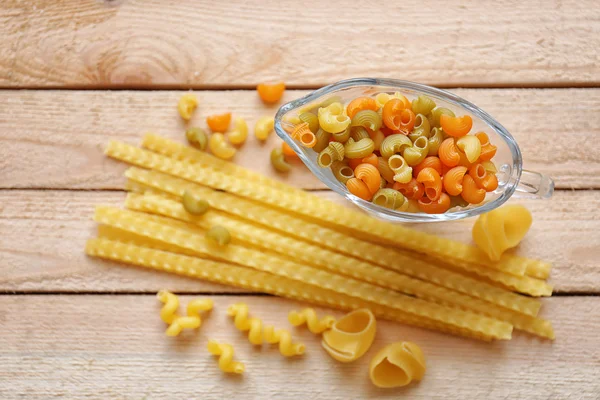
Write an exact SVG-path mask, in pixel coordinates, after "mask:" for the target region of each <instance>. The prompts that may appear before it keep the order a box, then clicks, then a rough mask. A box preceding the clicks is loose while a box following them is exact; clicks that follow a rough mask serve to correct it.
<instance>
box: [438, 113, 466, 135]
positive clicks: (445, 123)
mask: <svg viewBox="0 0 600 400" xmlns="http://www.w3.org/2000/svg"><path fill="white" fill-rule="evenodd" d="M440 125H441V126H442V129H443V130H444V132H446V133H447V134H448V135H450V136H452V137H455V138H458V137H461V136H465V135H466V134H467V133H469V131H470V130H471V128H472V127H473V119H472V118H471V117H470V116H468V115H463V116H462V117H452V116H450V115H447V114H442V115H440Z"/></svg>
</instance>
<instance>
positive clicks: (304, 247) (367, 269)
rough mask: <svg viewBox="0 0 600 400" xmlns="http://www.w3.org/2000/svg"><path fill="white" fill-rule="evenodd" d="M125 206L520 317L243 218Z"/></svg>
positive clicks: (499, 315) (144, 202) (149, 198)
mask: <svg viewBox="0 0 600 400" xmlns="http://www.w3.org/2000/svg"><path fill="white" fill-rule="evenodd" d="M125 206H126V207H127V208H129V209H131V210H134V211H142V212H149V213H154V214H160V215H163V216H166V217H170V218H175V219H179V220H181V221H186V222H192V223H197V224H199V225H200V226H202V227H210V226H213V225H221V226H224V227H226V228H228V229H231V231H232V232H234V236H236V235H237V237H238V239H240V240H241V241H243V242H246V243H249V244H251V245H253V246H256V247H262V248H264V249H267V250H272V251H275V252H277V253H280V254H281V255H283V256H291V257H292V258H293V259H295V260H300V261H305V262H306V263H308V264H310V265H311V266H315V267H317V268H320V269H327V270H329V271H331V272H333V273H336V274H342V275H347V276H350V277H352V278H355V279H358V280H362V281H365V282H369V283H372V284H375V285H377V286H381V287H385V288H389V289H393V290H396V291H400V292H402V293H405V294H409V295H412V296H415V297H418V298H420V299H423V300H428V301H431V302H434V303H437V304H441V305H444V306H448V307H456V308H460V309H463V310H467V311H469V310H470V311H475V312H477V313H480V314H483V315H487V316H489V317H492V318H496V319H499V320H503V321H507V322H511V319H512V316H513V314H517V313H516V312H514V311H510V310H508V309H505V308H503V307H499V306H496V305H494V304H491V303H488V302H486V301H482V300H479V299H476V298H473V297H471V296H467V295H463V294H461V293H458V292H455V291H454V290H449V289H446V288H444V287H441V286H437V285H434V284H430V283H428V282H424V281H421V280H418V279H413V278H410V277H408V276H406V275H402V274H399V273H397V272H393V271H390V270H388V269H385V268H382V267H379V266H376V265H374V264H371V263H369V262H365V261H360V260H357V259H355V258H351V257H347V256H344V255H342V254H339V253H336V252H334V251H330V250H326V249H323V248H321V247H319V246H315V245H312V244H309V243H306V242H304V241H301V240H298V239H294V238H291V237H288V236H284V235H281V234H278V233H274V232H272V231H269V230H267V229H263V228H260V227H256V226H254V225H251V224H247V223H245V222H244V221H242V220H240V219H239V218H232V217H228V216H226V215H223V214H222V213H218V212H210V211H209V212H208V213H206V214H204V215H203V216H202V217H201V218H195V217H192V216H190V215H189V214H187V213H186V212H185V210H184V209H183V207H182V206H181V204H180V203H178V202H175V201H172V200H169V199H165V198H161V197H160V196H155V195H145V196H144V195H141V196H140V195H133V196H132V195H131V194H130V195H128V196H127V199H126V201H125Z"/></svg>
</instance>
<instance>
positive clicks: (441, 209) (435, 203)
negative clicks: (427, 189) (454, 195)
mask: <svg viewBox="0 0 600 400" xmlns="http://www.w3.org/2000/svg"><path fill="white" fill-rule="evenodd" d="M451 203H452V202H451V200H450V196H448V195H447V194H446V193H440V197H439V198H438V199H437V200H431V199H430V198H428V197H427V196H425V197H423V198H421V199H419V201H418V205H419V209H420V210H421V211H423V212H426V213H427V214H442V213H445V212H446V211H448V209H450V205H451Z"/></svg>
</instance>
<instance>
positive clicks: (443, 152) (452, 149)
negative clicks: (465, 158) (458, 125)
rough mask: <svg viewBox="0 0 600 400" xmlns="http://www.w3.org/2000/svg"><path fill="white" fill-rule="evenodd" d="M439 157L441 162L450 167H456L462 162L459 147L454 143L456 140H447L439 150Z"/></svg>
mask: <svg viewBox="0 0 600 400" xmlns="http://www.w3.org/2000/svg"><path fill="white" fill-rule="evenodd" d="M438 157H439V158H440V161H441V162H442V163H443V164H444V165H446V166H448V167H456V166H457V165H458V163H459V162H460V154H459V152H458V147H456V144H455V143H454V139H452V138H448V139H445V140H444V141H443V142H442V144H440V148H439V149H438Z"/></svg>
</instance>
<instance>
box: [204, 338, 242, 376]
mask: <svg viewBox="0 0 600 400" xmlns="http://www.w3.org/2000/svg"><path fill="white" fill-rule="evenodd" d="M208 351H209V352H210V354H213V355H215V356H219V368H220V369H221V371H223V372H229V373H234V374H241V373H243V372H244V370H245V369H246V367H245V366H244V364H242V363H241V362H239V361H233V346H231V345H230V344H226V343H219V342H217V341H215V340H212V339H209V341H208Z"/></svg>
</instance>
